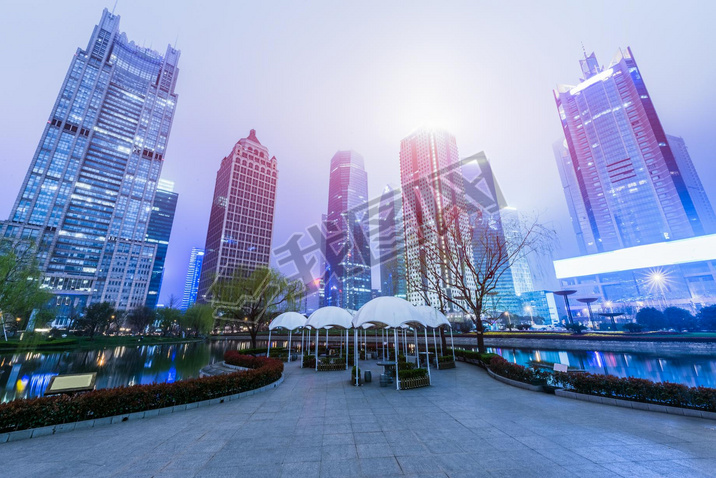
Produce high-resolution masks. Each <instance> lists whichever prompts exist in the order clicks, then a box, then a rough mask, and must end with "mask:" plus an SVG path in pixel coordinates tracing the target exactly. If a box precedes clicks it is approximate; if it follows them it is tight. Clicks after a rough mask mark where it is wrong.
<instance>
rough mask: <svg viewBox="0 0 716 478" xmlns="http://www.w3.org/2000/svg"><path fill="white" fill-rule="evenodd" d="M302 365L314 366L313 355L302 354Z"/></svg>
mask: <svg viewBox="0 0 716 478" xmlns="http://www.w3.org/2000/svg"><path fill="white" fill-rule="evenodd" d="M303 366H304V367H306V368H316V357H315V356H314V355H304V356H303Z"/></svg>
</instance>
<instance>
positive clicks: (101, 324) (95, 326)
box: [76, 302, 116, 339]
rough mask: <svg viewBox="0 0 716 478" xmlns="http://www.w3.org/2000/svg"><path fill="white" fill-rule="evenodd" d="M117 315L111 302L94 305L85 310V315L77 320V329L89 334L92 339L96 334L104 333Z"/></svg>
mask: <svg viewBox="0 0 716 478" xmlns="http://www.w3.org/2000/svg"><path fill="white" fill-rule="evenodd" d="M115 314H116V312H115V310H114V307H112V304H110V303H109V302H99V303H96V304H92V305H90V306H88V307H87V308H86V309H85V313H84V315H82V316H80V317H78V318H77V321H76V323H77V327H78V328H80V329H82V330H83V331H85V332H86V333H89V336H90V338H91V339H92V338H94V334H95V333H98V332H104V330H105V329H106V328H107V326H108V325H109V324H110V322H111V321H112V320H113V317H115Z"/></svg>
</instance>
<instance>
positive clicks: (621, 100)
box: [554, 48, 706, 254]
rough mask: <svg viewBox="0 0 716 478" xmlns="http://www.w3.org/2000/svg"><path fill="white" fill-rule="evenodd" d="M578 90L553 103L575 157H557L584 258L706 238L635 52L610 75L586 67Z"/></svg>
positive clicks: (560, 90) (589, 63)
mask: <svg viewBox="0 0 716 478" xmlns="http://www.w3.org/2000/svg"><path fill="white" fill-rule="evenodd" d="M580 64H581V68H582V73H583V76H584V77H583V78H582V79H581V81H580V83H579V84H578V85H577V86H568V85H560V86H558V87H557V89H556V90H555V91H554V96H555V101H556V103H557V109H558V112H559V116H560V119H561V121H562V127H563V129H564V134H565V138H566V141H567V147H568V151H569V155H568V156H567V155H564V154H562V152H561V150H559V148H558V150H557V151H556V153H557V155H558V157H557V161H558V163H560V170H561V174H562V180H563V185H564V187H565V192H566V193H567V201H568V202H570V201H572V202H574V204H572V205H570V212H571V213H572V214H574V215H576V216H577V217H576V218H574V217H573V225H574V226H575V229H576V230H577V236H578V238H579V240H580V242H582V244H580V249H582V250H583V251H584V252H586V253H589V254H591V253H596V252H604V251H612V250H616V249H621V248H624V247H631V246H637V245H641V244H649V243H654V242H661V241H668V240H672V239H682V238H687V237H691V236H694V235H700V234H704V232H706V229H705V224H704V222H705V221H704V217H703V214H702V213H700V211H699V210H698V208H697V207H695V202H697V201H695V200H694V198H693V197H692V192H690V191H689V188H688V186H687V184H686V181H685V178H684V173H683V172H682V171H681V167H680V166H679V162H678V161H677V159H676V157H675V154H674V151H673V149H672V147H671V145H670V144H669V141H668V139H667V137H666V134H665V133H664V129H663V128H662V125H661V122H660V121H659V117H658V116H657V114H656V110H655V108H654V103H653V102H652V98H651V96H650V95H649V92H648V90H647V89H646V85H645V83H644V78H643V77H642V75H641V72H640V70H639V67H638V65H637V63H636V60H635V59H634V55H633V54H632V51H631V49H629V48H627V49H626V51H622V50H620V51H619V52H618V53H617V55H616V56H615V57H614V59H613V60H612V62H611V63H610V64H609V66H608V67H607V68H604V67H602V66H600V65H599V63H598V62H597V59H596V57H595V56H594V53H592V54H591V55H589V56H587V55H586V54H585V58H584V60H581V61H580Z"/></svg>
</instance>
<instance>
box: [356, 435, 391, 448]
mask: <svg viewBox="0 0 716 478" xmlns="http://www.w3.org/2000/svg"><path fill="white" fill-rule="evenodd" d="M353 437H354V439H355V442H356V444H361V445H365V444H369V443H374V444H379V445H386V446H387V445H388V440H386V439H385V435H384V434H383V432H366V433H354V434H353Z"/></svg>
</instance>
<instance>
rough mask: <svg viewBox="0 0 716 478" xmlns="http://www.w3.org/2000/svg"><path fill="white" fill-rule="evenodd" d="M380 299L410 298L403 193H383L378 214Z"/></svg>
mask: <svg viewBox="0 0 716 478" xmlns="http://www.w3.org/2000/svg"><path fill="white" fill-rule="evenodd" d="M378 221H379V225H378V250H379V254H380V257H379V260H380V295H383V296H393V297H400V298H401V299H406V298H407V288H406V284H405V228H404V226H403V198H402V193H401V191H400V190H399V189H395V188H393V187H391V186H390V185H388V186H386V187H385V189H383V194H382V195H381V197H380V209H379V211H378Z"/></svg>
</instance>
